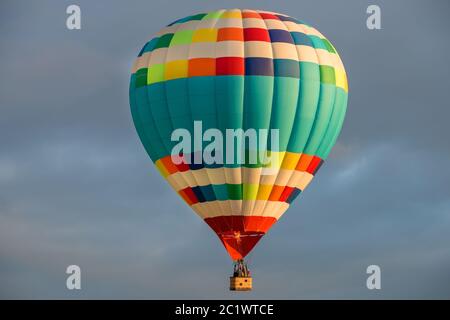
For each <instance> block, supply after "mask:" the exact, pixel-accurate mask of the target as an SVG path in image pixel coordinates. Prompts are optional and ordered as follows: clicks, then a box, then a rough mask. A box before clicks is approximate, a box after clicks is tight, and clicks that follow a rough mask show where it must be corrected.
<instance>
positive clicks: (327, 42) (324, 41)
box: [322, 38, 336, 53]
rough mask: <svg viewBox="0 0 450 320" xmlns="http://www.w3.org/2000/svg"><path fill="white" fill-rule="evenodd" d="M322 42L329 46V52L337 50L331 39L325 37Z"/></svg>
mask: <svg viewBox="0 0 450 320" xmlns="http://www.w3.org/2000/svg"><path fill="white" fill-rule="evenodd" d="M322 42H323V44H324V45H325V46H326V47H327V50H328V52H331V53H336V50H334V47H333V45H332V44H331V43H330V41H328V39H325V38H323V39H322Z"/></svg>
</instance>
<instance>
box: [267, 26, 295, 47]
mask: <svg viewBox="0 0 450 320" xmlns="http://www.w3.org/2000/svg"><path fill="white" fill-rule="evenodd" d="M269 35H270V41H271V42H286V43H292V44H294V41H293V40H292V36H291V33H290V32H289V31H286V30H279V29H270V30H269Z"/></svg>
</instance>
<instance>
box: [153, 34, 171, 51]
mask: <svg viewBox="0 0 450 320" xmlns="http://www.w3.org/2000/svg"><path fill="white" fill-rule="evenodd" d="M172 37H173V33H167V34H164V35H162V36H161V37H159V39H158V42H157V43H156V45H155V48H154V49H153V50H156V49H159V48H167V47H168V46H169V45H170V41H171V40H172Z"/></svg>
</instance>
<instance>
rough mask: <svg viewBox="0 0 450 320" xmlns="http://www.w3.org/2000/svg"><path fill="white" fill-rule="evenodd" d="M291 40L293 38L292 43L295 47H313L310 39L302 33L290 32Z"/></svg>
mask: <svg viewBox="0 0 450 320" xmlns="http://www.w3.org/2000/svg"><path fill="white" fill-rule="evenodd" d="M291 35H292V38H294V43H295V44H296V45H303V46H310V47H314V45H313V42H312V41H311V38H310V37H309V36H307V35H306V34H304V33H302V32H291Z"/></svg>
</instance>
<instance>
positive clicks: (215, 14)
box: [202, 10, 223, 20]
mask: <svg viewBox="0 0 450 320" xmlns="http://www.w3.org/2000/svg"><path fill="white" fill-rule="evenodd" d="M222 12H223V10H221V11H212V12H209V13H208V14H207V15H206V16H204V17H203V19H202V20H206V19H219V18H220V16H221V15H222Z"/></svg>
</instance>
